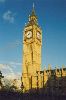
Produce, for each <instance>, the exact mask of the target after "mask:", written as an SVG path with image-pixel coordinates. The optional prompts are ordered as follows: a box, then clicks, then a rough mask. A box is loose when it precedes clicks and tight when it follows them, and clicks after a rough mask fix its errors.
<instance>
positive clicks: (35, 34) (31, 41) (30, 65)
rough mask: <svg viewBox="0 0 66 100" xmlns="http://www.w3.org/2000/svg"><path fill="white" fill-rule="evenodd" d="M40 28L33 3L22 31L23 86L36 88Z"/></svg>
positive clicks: (40, 42)
mask: <svg viewBox="0 0 66 100" xmlns="http://www.w3.org/2000/svg"><path fill="white" fill-rule="evenodd" d="M41 46H42V30H41V28H40V26H39V25H38V21H37V16H36V14H35V9H34V5H33V9H32V13H31V15H30V16H29V21H28V23H27V24H26V25H25V28H24V32H23V65H22V68H23V69H22V82H23V85H24V88H25V89H26V90H29V89H30V88H31V86H32V88H36V84H37V83H36V78H35V76H36V75H37V73H36V72H37V71H38V72H40V70H41Z"/></svg>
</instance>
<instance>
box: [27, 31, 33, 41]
mask: <svg viewBox="0 0 66 100" xmlns="http://www.w3.org/2000/svg"><path fill="white" fill-rule="evenodd" d="M26 36H27V38H28V39H29V38H31V37H32V31H28V32H27V33H26Z"/></svg>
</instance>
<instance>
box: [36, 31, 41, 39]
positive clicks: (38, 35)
mask: <svg viewBox="0 0 66 100" xmlns="http://www.w3.org/2000/svg"><path fill="white" fill-rule="evenodd" d="M37 38H38V39H39V40H40V39H41V34H40V32H39V31H37Z"/></svg>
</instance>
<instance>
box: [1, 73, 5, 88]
mask: <svg viewBox="0 0 66 100" xmlns="http://www.w3.org/2000/svg"><path fill="white" fill-rule="evenodd" d="M2 78H4V76H2V73H1V71H0V89H1V88H2V87H3V84H2Z"/></svg>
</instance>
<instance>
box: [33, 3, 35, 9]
mask: <svg viewBox="0 0 66 100" xmlns="http://www.w3.org/2000/svg"><path fill="white" fill-rule="evenodd" d="M34 7H35V5H34V2H33V10H34Z"/></svg>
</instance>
